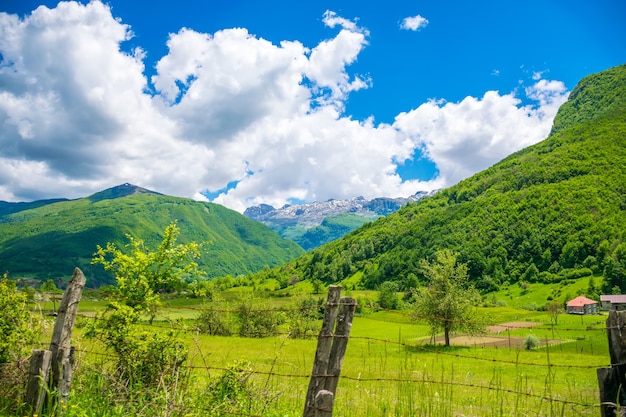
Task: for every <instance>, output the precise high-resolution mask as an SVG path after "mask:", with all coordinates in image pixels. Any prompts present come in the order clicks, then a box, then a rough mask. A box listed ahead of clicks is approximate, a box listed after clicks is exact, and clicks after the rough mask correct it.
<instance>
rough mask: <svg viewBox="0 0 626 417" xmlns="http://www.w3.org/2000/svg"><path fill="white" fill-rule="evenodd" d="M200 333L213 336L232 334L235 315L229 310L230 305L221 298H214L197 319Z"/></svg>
mask: <svg viewBox="0 0 626 417" xmlns="http://www.w3.org/2000/svg"><path fill="white" fill-rule="evenodd" d="M196 324H197V328H198V331H199V332H200V333H206V334H210V335H212V336H230V335H232V334H233V332H234V328H235V323H234V318H233V315H232V313H231V312H230V311H228V305H227V304H226V302H224V301H223V300H221V299H217V298H214V299H213V301H212V302H211V303H210V305H209V306H208V307H207V309H206V310H204V311H203V312H202V313H201V314H200V316H198V319H197V321H196Z"/></svg>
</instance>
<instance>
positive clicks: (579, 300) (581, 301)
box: [567, 295, 598, 307]
mask: <svg viewBox="0 0 626 417" xmlns="http://www.w3.org/2000/svg"><path fill="white" fill-rule="evenodd" d="M588 304H598V302H597V301H596V300H591V299H589V298H587V297H584V296H582V295H581V296H580V297H576V298H574V299H573V300H571V301H568V302H567V306H568V307H584V306H586V305H588Z"/></svg>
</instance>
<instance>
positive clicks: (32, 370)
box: [24, 349, 52, 414]
mask: <svg viewBox="0 0 626 417" xmlns="http://www.w3.org/2000/svg"><path fill="white" fill-rule="evenodd" d="M51 360H52V352H50V351H49V350H44V349H35V350H33V354H32V356H31V358H30V366H29V369H28V385H27V386H26V395H25V396H24V401H25V402H26V404H30V407H31V411H32V413H33V414H41V410H42V409H43V404H44V401H45V400H46V387H47V385H48V374H49V373H50V361H51Z"/></svg>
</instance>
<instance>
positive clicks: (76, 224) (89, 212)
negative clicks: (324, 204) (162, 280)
mask: <svg viewBox="0 0 626 417" xmlns="http://www.w3.org/2000/svg"><path fill="white" fill-rule="evenodd" d="M123 188H126V189H123ZM13 211H15V210H13ZM175 220H176V221H177V222H178V227H179V228H180V230H181V234H180V238H179V241H180V242H181V243H186V242H190V241H195V242H198V243H200V242H206V244H205V245H204V246H203V255H202V258H201V259H200V260H199V263H200V266H201V269H202V270H204V271H206V273H207V276H208V277H216V276H224V275H227V274H232V275H238V274H246V273H250V272H254V271H258V270H260V269H262V268H263V267H264V266H266V265H268V266H275V265H281V264H283V263H285V262H287V261H289V260H291V259H294V258H295V257H297V256H299V255H301V254H302V253H303V252H304V251H303V250H302V248H300V247H299V246H298V245H296V244H295V243H293V242H291V241H289V240H286V239H282V238H281V237H280V236H278V235H277V234H276V233H274V232H272V231H271V230H270V229H268V228H267V227H265V226H264V225H262V224H260V223H257V222H254V221H252V220H249V219H247V218H246V217H244V216H243V215H241V214H239V213H237V212H235V211H232V210H229V209H227V208H225V207H223V206H220V205H217V204H212V203H203V202H198V201H194V200H190V199H183V198H176V197H168V196H164V195H161V194H158V193H154V192H150V191H148V190H144V189H141V188H139V187H134V186H131V185H130V184H124V185H123V186H119V187H114V188H112V189H109V190H105V191H103V192H100V193H97V194H94V195H92V196H90V197H86V198H82V199H78V200H71V201H62V202H55V203H50V204H46V205H44V206H41V207H37V208H34V209H26V210H21V211H17V212H13V213H10V214H4V215H1V214H0V270H1V271H2V272H8V273H9V277H10V278H23V277H29V278H35V279H48V278H52V279H56V278H59V277H69V276H71V274H72V271H73V269H74V267H75V266H78V267H80V268H81V269H82V270H83V272H85V275H86V276H87V277H88V285H89V286H97V285H100V284H103V283H110V282H111V277H110V276H109V275H108V274H107V273H105V272H104V271H103V270H102V267H101V266H99V265H97V266H92V265H90V260H91V258H92V256H93V253H94V252H95V251H96V245H98V244H99V245H101V246H104V245H105V244H106V243H107V242H115V243H116V244H117V246H118V247H124V245H126V244H127V243H128V240H127V239H126V237H125V235H126V234H127V233H128V234H131V235H132V236H134V237H136V238H138V239H143V240H144V241H145V242H146V244H147V245H148V246H149V247H152V248H155V247H156V245H157V244H158V243H159V242H160V239H161V234H162V233H163V230H164V229H165V227H166V226H167V225H168V224H170V223H171V222H172V221H175Z"/></svg>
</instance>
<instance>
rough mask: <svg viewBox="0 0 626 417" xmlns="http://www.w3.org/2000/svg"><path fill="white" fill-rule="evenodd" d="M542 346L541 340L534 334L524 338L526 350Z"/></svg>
mask: <svg viewBox="0 0 626 417" xmlns="http://www.w3.org/2000/svg"><path fill="white" fill-rule="evenodd" d="M540 344H541V343H540V342H539V338H538V337H537V336H535V335H534V334H529V335H527V336H526V337H525V338H524V347H525V348H526V350H532V349H536V348H538V347H539V345H540Z"/></svg>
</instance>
